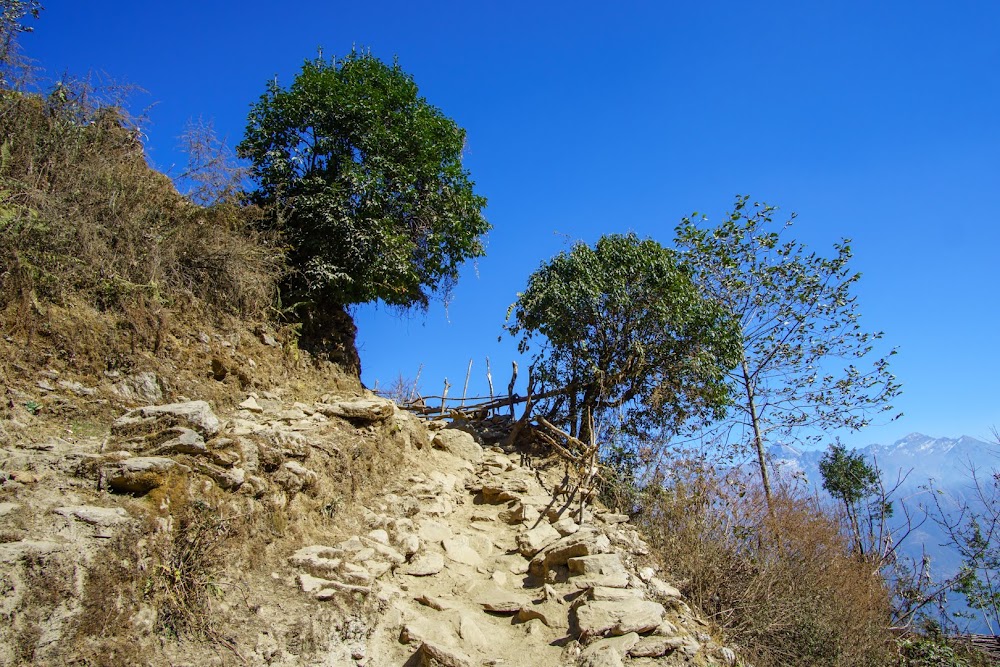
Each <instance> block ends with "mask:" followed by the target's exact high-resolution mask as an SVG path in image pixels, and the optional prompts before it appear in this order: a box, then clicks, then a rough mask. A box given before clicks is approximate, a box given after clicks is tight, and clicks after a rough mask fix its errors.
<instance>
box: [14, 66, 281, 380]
mask: <svg viewBox="0 0 1000 667" xmlns="http://www.w3.org/2000/svg"><path fill="white" fill-rule="evenodd" d="M97 97H98V94H97V92H96V91H94V90H93V89H92V88H89V87H88V86H87V85H85V84H75V85H70V86H62V87H59V88H57V89H56V90H54V91H53V92H52V93H51V94H50V95H49V96H48V97H47V98H43V97H40V96H37V95H28V94H23V93H19V92H14V91H0V136H2V137H3V140H2V142H0V327H2V329H3V330H4V332H5V334H6V335H8V336H10V337H11V339H12V340H14V341H15V342H16V344H17V345H18V346H19V347H21V348H23V349H26V350H31V349H37V348H44V350H45V351H46V352H48V353H49V354H53V355H55V356H56V357H58V358H59V359H61V360H63V361H65V362H66V363H68V364H69V365H70V366H72V367H74V368H77V369H78V370H80V371H81V372H88V373H91V374H93V373H100V372H102V371H105V370H116V369H118V368H126V369H127V366H128V365H129V363H130V362H129V359H134V357H135V356H136V355H137V354H140V353H149V354H152V355H156V354H160V353H161V352H162V350H163V347H164V345H165V344H166V340H167V336H168V335H169V334H170V333H171V332H172V331H175V330H176V329H177V326H178V322H177V320H178V319H185V318H186V319H188V320H190V319H192V317H197V318H200V319H201V320H203V321H207V322H209V323H213V324H216V325H221V324H223V320H224V319H225V318H226V317H238V318H240V319H241V320H243V321H248V322H250V321H266V320H267V319H269V317H270V315H271V314H272V312H273V310H272V309H273V306H274V304H275V303H276V298H277V286H278V283H279V281H280V279H281V276H282V274H283V250H282V249H281V248H279V247H277V246H276V245H275V244H274V243H272V242H270V240H269V239H268V238H265V237H263V236H261V235H260V234H258V233H257V232H256V231H255V230H254V226H255V221H256V216H257V212H256V211H255V210H254V209H253V208H248V207H239V206H237V205H235V204H234V203H225V202H223V203H219V204H217V205H214V206H212V207H208V208H203V207H201V206H197V205H195V204H193V203H191V202H190V201H188V200H187V199H185V198H184V197H182V196H181V195H179V194H178V193H177V191H176V190H175V189H174V186H173V184H172V183H171V182H170V180H169V179H168V178H167V177H166V176H164V175H162V174H160V173H158V172H155V171H153V170H151V169H150V168H149V167H148V166H147V165H146V161H145V157H144V154H143V148H142V144H141V143H140V141H139V140H138V136H139V135H138V131H137V129H136V128H135V127H133V126H132V124H131V123H130V122H129V120H128V118H127V116H126V115H125V112H123V111H122V110H121V109H120V108H118V107H114V106H108V105H105V104H103V103H102V102H101V101H100V100H98V99H97ZM39 339H42V342H41V343H40V344H39ZM27 361H28V362H29V363H31V362H32V361H33V360H30V359H29V360H27Z"/></svg>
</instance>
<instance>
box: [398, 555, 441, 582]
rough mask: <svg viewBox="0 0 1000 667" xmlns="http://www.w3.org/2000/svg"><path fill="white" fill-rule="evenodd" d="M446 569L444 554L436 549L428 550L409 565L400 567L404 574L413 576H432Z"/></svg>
mask: <svg viewBox="0 0 1000 667" xmlns="http://www.w3.org/2000/svg"><path fill="white" fill-rule="evenodd" d="M443 569H444V556H442V555H441V554H439V553H437V552H436V551H428V552H425V553H422V554H420V555H419V556H417V557H416V558H414V559H413V560H412V561H411V562H410V563H409V564H408V565H404V566H403V567H401V568H400V569H399V571H400V572H402V573H403V574H408V575H410V576H412V577H430V576H433V575H435V574H438V573H439V572H441V570H443Z"/></svg>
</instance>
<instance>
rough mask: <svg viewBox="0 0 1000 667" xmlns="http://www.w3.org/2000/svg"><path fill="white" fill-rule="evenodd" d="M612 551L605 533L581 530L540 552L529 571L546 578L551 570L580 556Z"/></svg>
mask: <svg viewBox="0 0 1000 667" xmlns="http://www.w3.org/2000/svg"><path fill="white" fill-rule="evenodd" d="M610 550H611V543H610V542H609V541H608V538H607V536H606V535H604V534H603V533H600V532H597V531H596V530H594V529H592V528H588V529H581V530H579V531H578V532H576V533H573V534H572V535H567V536H566V537H563V538H560V539H558V540H556V541H555V542H553V543H552V544H550V545H548V546H547V547H545V548H544V549H542V550H541V551H539V552H538V553H537V554H536V555H535V557H534V558H532V559H531V564H530V565H529V566H528V571H529V572H530V573H531V574H533V575H535V576H537V577H541V576H544V575H545V573H546V572H548V571H549V569H551V568H553V567H555V566H557V565H565V564H566V561H568V560H569V559H570V558H577V557H580V556H592V555H594V554H602V553H607V552H608V551H610Z"/></svg>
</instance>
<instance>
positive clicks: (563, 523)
mask: <svg viewBox="0 0 1000 667" xmlns="http://www.w3.org/2000/svg"><path fill="white" fill-rule="evenodd" d="M552 527H553V528H555V529H556V530H557V531H559V534H560V535H562V536H563V537H566V536H567V535H572V534H573V533H575V532H576V531H578V530H580V524H578V523H577V522H576V521H573V519H571V518H569V517H568V516H565V517H563V518H561V519H559V520H558V521H556V522H554V523H553V524H552Z"/></svg>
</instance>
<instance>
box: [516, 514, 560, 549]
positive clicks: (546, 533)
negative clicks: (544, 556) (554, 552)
mask: <svg viewBox="0 0 1000 667" xmlns="http://www.w3.org/2000/svg"><path fill="white" fill-rule="evenodd" d="M560 537H561V535H560V534H559V531H558V530H556V529H555V528H553V527H552V524H550V523H547V522H544V521H543V522H542V523H540V524H538V525H537V526H535V527H534V528H532V529H530V530H525V531H523V532H521V533H519V534H518V536H517V548H518V551H520V552H521V555H522V556H524V557H525V558H531V557H532V556H534V555H535V554H537V553H538V552H539V551H541V550H542V549H543V548H544V547H546V546H548V545H549V544H552V543H553V542H555V541H556V540H558V539H559V538H560Z"/></svg>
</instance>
